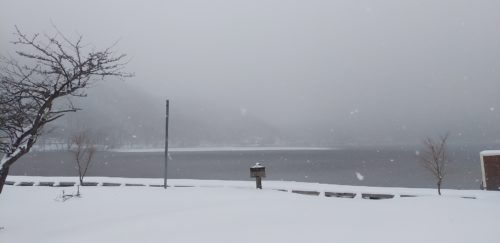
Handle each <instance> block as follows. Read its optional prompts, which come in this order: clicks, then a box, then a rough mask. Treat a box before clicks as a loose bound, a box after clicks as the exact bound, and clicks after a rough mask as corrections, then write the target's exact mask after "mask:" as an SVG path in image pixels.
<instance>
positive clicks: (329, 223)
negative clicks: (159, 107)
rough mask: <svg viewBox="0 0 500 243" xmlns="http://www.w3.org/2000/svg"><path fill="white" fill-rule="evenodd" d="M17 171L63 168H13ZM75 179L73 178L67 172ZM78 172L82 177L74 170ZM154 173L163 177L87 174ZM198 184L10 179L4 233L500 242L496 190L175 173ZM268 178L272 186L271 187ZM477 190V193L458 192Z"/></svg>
mask: <svg viewBox="0 0 500 243" xmlns="http://www.w3.org/2000/svg"><path fill="white" fill-rule="evenodd" d="M9 179H10V180H11V179H14V180H16V181H24V180H30V179H31V180H33V179H37V180H39V181H42V180H45V181H50V180H52V181H53V180H54V179H57V178H31V177H15V178H12V177H9ZM59 179H63V180H64V181H70V180H72V178H59ZM74 179H76V178H74ZM88 181H100V182H105V181H110V182H111V181H115V182H129V183H132V182H135V183H156V184H160V182H161V180H160V179H126V178H89V180H88ZM169 182H170V183H171V185H181V184H182V185H197V186H196V187H190V188H185V187H171V188H168V189H167V190H165V189H163V188H157V187H125V186H121V187H84V188H81V192H82V194H83V197H82V198H74V199H70V200H68V201H66V202H59V201H56V200H54V199H55V198H56V197H58V196H59V195H60V194H61V192H62V190H65V191H66V193H70V192H73V191H75V190H76V188H74V187H70V188H57V187H42V186H31V187H20V186H6V187H5V189H4V193H2V195H1V196H0V215H1V217H0V226H2V227H4V229H3V230H0V242H17V243H23V242H40V243H41V242H47V243H48V242H51V243H57V242H75V243H78V242H120V243H128V242H148V243H155V242H256V241H257V242H419V243H420V242H439V243H443V242H453V243H460V242H496V241H497V240H498V238H497V234H495V233H494V232H496V225H497V223H498V219H499V218H500V207H498V205H499V203H500V195H499V193H497V192H485V191H458V190H444V191H443V192H444V194H445V195H446V196H443V197H439V196H430V195H434V194H435V192H434V191H431V190H427V189H406V188H368V187H349V186H336V185H324V184H314V183H296V182H270V181H264V188H265V189H264V190H256V189H254V188H253V187H254V184H253V182H251V181H201V180H170V181H169ZM274 187H279V188H287V189H308V190H312V189H314V190H319V191H321V190H337V191H339V190H345V191H355V192H362V191H370V192H376V191H378V192H382V191H383V192H387V193H403V192H404V193H422V194H429V196H426V197H408V198H401V197H396V198H394V199H387V200H363V199H360V198H359V197H358V198H354V199H344V198H328V197H324V196H306V195H299V194H294V193H288V192H281V191H276V190H271V189H270V188H274ZM266 188H267V189H266ZM463 194H470V195H474V196H477V199H463V198H459V197H455V196H452V195H463Z"/></svg>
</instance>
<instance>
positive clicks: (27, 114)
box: [0, 27, 131, 193]
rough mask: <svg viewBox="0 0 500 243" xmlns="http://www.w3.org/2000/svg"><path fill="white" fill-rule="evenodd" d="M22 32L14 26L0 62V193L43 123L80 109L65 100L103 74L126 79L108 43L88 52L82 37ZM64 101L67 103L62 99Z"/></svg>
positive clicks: (80, 93) (82, 92)
mask: <svg viewBox="0 0 500 243" xmlns="http://www.w3.org/2000/svg"><path fill="white" fill-rule="evenodd" d="M55 30H56V34H55V35H52V36H49V35H47V34H43V35H40V34H34V35H26V34H24V33H23V32H21V31H20V30H19V28H17V27H16V32H15V33H14V36H15V41H13V42H12V43H13V44H14V45H15V46H16V47H17V48H16V49H17V51H16V54H17V55H16V56H15V57H8V58H5V57H3V58H2V63H1V64H0V114H1V115H0V154H2V158H1V160H0V193H1V192H2V189H3V186H4V184H5V180H6V178H7V175H8V173H9V168H10V166H12V164H14V163H15V162H16V161H17V160H18V159H19V158H21V156H23V155H24V154H26V153H28V152H29V151H30V149H31V147H32V146H33V145H34V144H35V143H36V141H37V139H38V137H39V136H40V135H41V134H42V133H43V128H44V127H45V125H46V124H48V123H50V122H52V121H54V120H56V119H58V118H60V117H61V116H63V115H64V114H66V113H68V112H75V111H77V110H79V109H78V108H76V107H74V106H73V105H72V103H71V102H70V100H69V99H63V98H65V97H71V96H79V97H84V96H85V89H86V88H88V85H89V84H91V83H92V82H94V81H97V80H102V79H104V78H106V77H111V76H114V77H130V76H131V74H129V73H126V72H123V71H122V69H123V67H124V65H125V64H126V62H125V60H124V59H125V55H124V54H120V55H115V54H114V53H113V51H112V47H113V46H111V47H109V48H106V49H103V50H87V49H89V48H88V46H87V45H84V44H83V43H82V39H83V37H82V36H79V37H78V38H77V39H76V41H72V40H70V39H68V38H67V37H66V36H64V35H63V34H61V32H60V31H58V30H57V28H55ZM64 101H67V102H64Z"/></svg>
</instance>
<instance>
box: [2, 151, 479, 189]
mask: <svg viewBox="0 0 500 243" xmlns="http://www.w3.org/2000/svg"><path fill="white" fill-rule="evenodd" d="M485 149H486V148H485V147H470V146H467V147H465V146H463V147H461V146H455V147H450V149H449V154H450V156H451V158H452V160H451V162H450V163H449V165H448V167H447V175H446V177H445V180H444V185H443V186H444V187H445V188H455V189H478V188H479V184H480V181H481V167H480V163H479V160H480V159H479V152H480V151H481V150H485ZM416 150H418V148H410V147H407V148H404V147H383V148H349V149H339V150H293V151H292V150H276V151H208V152H207V151H203V152H200V151H198V152H171V153H170V155H171V160H169V165H168V178H179V179H180V178H182V179H214V180H252V179H251V178H249V167H250V166H252V165H253V164H255V162H261V163H262V164H263V165H265V166H266V171H267V178H265V180H285V181H303V182H320V183H329V184H343V185H364V186H392V187H434V185H435V181H434V179H433V177H432V176H431V174H430V173H429V172H428V171H426V170H425V169H424V168H423V166H422V165H421V164H419V163H418V159H417V156H416V153H415V152H416ZM72 156H73V155H72V153H71V152H66V151H58V152H31V153H29V154H28V155H26V156H24V157H23V158H22V159H21V161H18V162H16V164H14V166H13V167H12V169H11V171H10V174H11V175H30V176H76V175H77V171H76V168H75V165H76V164H75V161H74V159H73V157H72ZM163 157H164V155H163V153H162V152H110V151H103V152H98V153H97V154H96V156H95V158H94V161H93V166H92V167H91V168H90V169H89V172H88V176H113V177H139V178H141V177H142V178H162V177H163V168H164V167H163V166H164V160H163ZM356 173H359V174H360V175H362V180H360V177H359V176H356Z"/></svg>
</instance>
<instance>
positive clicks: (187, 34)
mask: <svg viewBox="0 0 500 243" xmlns="http://www.w3.org/2000/svg"><path fill="white" fill-rule="evenodd" d="M498 23H500V2H498V1H474V2H473V1H457V0H445V1H439V2H436V1H430V0H425V1H411V2H407V1H376V2H373V1H327V0H317V1H278V0H270V1H269V0H266V1H263V0H257V1H240V0H236V1H233V0H231V1H229V0H217V1H198V0H193V1H123V0H121V1H118V0H114V1H97V0H90V1H74V0H68V1H34V0H32V1H28V0H26V1H24V0H23V1H19V0H15V1H14V0H4V1H2V2H1V3H0V50H1V53H2V54H4V55H8V54H14V50H15V49H14V47H13V45H11V44H10V43H9V41H12V38H13V36H12V35H11V33H12V32H13V31H14V25H17V26H18V27H19V28H20V29H21V30H22V31H24V32H27V33H35V32H40V33H49V34H51V33H54V32H55V30H54V28H53V27H52V25H55V26H57V28H58V29H59V30H60V31H61V32H62V33H65V35H67V36H68V37H69V38H72V39H74V38H76V37H77V35H78V34H82V35H83V36H84V40H85V41H86V42H87V43H90V44H89V48H93V47H97V48H101V47H105V46H110V45H113V43H115V42H116V41H119V43H118V44H117V45H116V46H115V50H116V51H117V52H123V53H127V54H128V55H129V58H130V62H129V64H128V65H127V71H131V72H134V73H135V77H133V78H130V79H127V80H124V81H107V82H98V83H96V84H95V85H94V87H92V89H90V90H89V92H88V93H89V96H88V97H87V98H85V99H82V100H77V101H75V102H77V104H79V105H80V106H81V107H83V108H85V110H84V111H83V112H80V113H78V114H69V115H67V118H66V120H62V121H60V122H59V123H58V124H56V125H57V127H56V129H54V130H52V135H47V136H46V137H51V136H52V137H56V138H60V137H64V136H66V135H67V134H68V133H69V132H68V131H76V130H81V129H90V130H94V131H95V133H100V134H104V131H108V133H109V134H105V135H103V137H104V138H102V139H103V140H105V139H106V138H107V139H108V141H109V140H113V139H114V140H116V141H118V142H114V143H115V144H114V146H129V147H133V146H143V147H161V146H162V129H163V117H164V114H163V112H164V107H163V106H164V102H165V101H164V100H165V99H167V98H168V99H170V100H171V104H172V107H171V110H172V114H171V119H172V120H171V129H172V133H171V135H172V136H171V139H172V144H173V145H174V146H179V147H182V146H211V145H212V146H217V145H225V146H226V145H252V146H259V145H281V146H315V145H318V146H323V145H325V146H351V145H373V144H389V145H390V144H392V145H394V144H419V143H420V142H421V141H422V139H424V138H425V137H426V136H435V135H439V134H444V133H446V132H450V134H451V136H450V143H459V144H487V145H492V144H493V145H498V144H499V143H500V140H499V135H500V126H498V124H499V122H500V105H499V104H500V95H498V92H499V90H500V82H499V77H500V73H499V72H500V69H499V67H500V31H498Z"/></svg>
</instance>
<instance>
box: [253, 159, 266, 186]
mask: <svg viewBox="0 0 500 243" xmlns="http://www.w3.org/2000/svg"><path fill="white" fill-rule="evenodd" d="M250 177H255V184H256V187H257V189H262V177H266V167H264V166H262V165H261V164H260V163H255V165H254V166H252V167H250Z"/></svg>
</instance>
